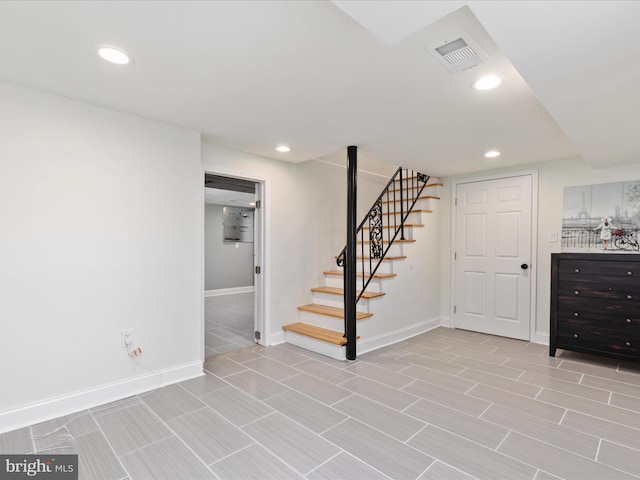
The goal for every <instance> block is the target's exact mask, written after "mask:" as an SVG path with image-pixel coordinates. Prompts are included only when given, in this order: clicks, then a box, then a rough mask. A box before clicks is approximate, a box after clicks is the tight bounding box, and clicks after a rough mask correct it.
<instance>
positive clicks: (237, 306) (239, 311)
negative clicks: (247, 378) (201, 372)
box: [204, 292, 255, 357]
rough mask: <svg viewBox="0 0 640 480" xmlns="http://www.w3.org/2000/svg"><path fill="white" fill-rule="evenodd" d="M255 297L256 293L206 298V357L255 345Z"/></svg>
mask: <svg viewBox="0 0 640 480" xmlns="http://www.w3.org/2000/svg"><path fill="white" fill-rule="evenodd" d="M254 298H255V294H254V293H253V292H250V293H234V294H230V295H218V296H214V297H205V299H204V338H205V343H204V347H205V356H206V357H208V356H210V355H217V354H220V353H227V352H231V351H234V350H239V349H242V348H245V347H249V346H252V345H255V341H254V333H255V327H254V302H255V300H254Z"/></svg>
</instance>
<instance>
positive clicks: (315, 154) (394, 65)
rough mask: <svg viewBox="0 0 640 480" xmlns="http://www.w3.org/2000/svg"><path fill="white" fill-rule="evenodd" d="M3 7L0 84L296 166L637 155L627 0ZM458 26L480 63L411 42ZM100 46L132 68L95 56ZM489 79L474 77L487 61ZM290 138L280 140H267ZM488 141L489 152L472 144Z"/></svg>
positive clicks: (613, 159)
mask: <svg viewBox="0 0 640 480" xmlns="http://www.w3.org/2000/svg"><path fill="white" fill-rule="evenodd" d="M466 5H468V6H465V4H463V3H462V2H458V1H455V0H449V1H382V0H376V1H366V0H356V1H334V2H330V1H311V0H307V1H292V0H285V1H277V2H272V1H266V0H258V1H251V2H249V1H193V2H192V1H150V0H145V1H104V2H97V1H91V2H88V1H69V2H61V1H52V0H47V1H28V2H27V1H6V0H5V1H2V2H0V80H4V81H7V82H11V83H16V84H20V85H24V86H27V87H31V88H35V89H39V90H43V91H46V92H50V93H54V94H57V95H61V96H65V97H69V98H72V99H78V100H81V101H84V102H88V103H91V104H95V105H100V106H104V107H108V108H112V109H115V110H119V111H123V112H128V113H131V114H134V115H139V116H142V117H145V118H150V119H154V120H158V121H162V122H166V123H169V124H172V125H177V126H180V127H184V128H189V129H193V130H197V131H200V132H202V133H203V138H204V139H205V141H208V142H213V143H216V144H219V145H222V146H227V147H230V148H234V149H237V150H241V151H246V152H249V153H253V154H257V155H261V156H266V157H270V158H277V159H282V160H286V161H291V162H301V161H305V160H308V159H312V158H319V157H322V158H329V159H331V158H334V159H335V158H344V150H345V147H346V146H347V145H358V146H359V147H360V150H359V152H360V156H361V158H363V159H364V160H370V161H371V162H372V163H373V164H374V165H375V164H378V165H380V162H381V161H384V162H389V163H392V164H397V165H405V166H408V167H412V168H415V169H418V170H421V171H423V172H424V173H428V174H432V175H436V176H446V175H454V174H460V173H466V172H476V171H481V170H487V169H493V168H499V167H503V166H512V165H522V164H527V163H533V162H540V161H552V160H556V159H562V158H567V157H574V156H582V157H584V158H585V160H586V161H587V162H589V163H590V164H591V165H593V166H594V167H605V166H613V165H624V164H628V163H635V162H638V161H640V140H639V138H640V135H638V134H637V133H636V132H635V128H636V125H637V123H638V122H637V120H636V117H637V110H638V107H640V90H639V89H638V88H637V85H638V84H639V83H640V60H639V59H640V34H639V33H638V30H637V25H636V24H637V22H638V20H639V19H640V2H636V1H628V2H623V1H613V0H608V1H582V2H575V1H531V2H529V1H527V2H521V1H510V2H506V1H471V2H467V3H466ZM461 32H467V33H469V34H471V35H472V36H473V38H474V39H475V40H476V41H478V42H479V43H480V45H481V46H482V47H483V49H484V50H485V51H486V52H487V54H488V56H489V58H490V61H489V62H486V63H484V64H482V65H480V66H478V67H476V68H474V69H472V70H469V71H465V72H463V73H460V74H457V75H452V74H451V73H449V72H448V71H447V70H446V69H445V68H444V67H443V66H442V65H440V64H439V63H438V62H437V61H436V60H435V59H434V58H433V57H431V56H430V55H429V54H428V53H427V52H426V51H425V50H424V48H425V47H427V46H429V45H431V44H433V43H435V42H437V41H439V40H441V39H444V38H446V37H448V36H451V35H455V34H459V33H461ZM98 44H112V45H117V46H120V47H122V48H124V49H126V50H128V51H129V52H130V53H131V54H132V55H133V56H134V57H135V63H134V64H132V65H128V66H115V65H111V64H107V63H106V62H104V61H103V60H101V59H100V58H98V57H97V55H96V54H95V46H96V45H98ZM485 72H494V73H497V74H499V75H501V76H502V77H504V82H503V85H502V86H501V87H500V88H499V89H497V90H494V91H489V92H477V91H474V90H472V89H471V88H470V85H471V83H472V82H473V80H474V79H475V78H476V77H477V76H479V75H480V74H482V73H485ZM279 143H287V144H289V145H290V146H291V148H292V151H291V152H289V153H286V154H282V153H278V152H276V151H275V150H274V148H275V146H276V145H277V144H279ZM490 148H497V149H499V150H501V151H502V152H503V154H502V156H501V157H499V158H498V159H493V160H487V159H485V158H484V157H483V153H484V152H485V151H486V150H488V149H490Z"/></svg>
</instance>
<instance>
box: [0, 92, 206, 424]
mask: <svg viewBox="0 0 640 480" xmlns="http://www.w3.org/2000/svg"><path fill="white" fill-rule="evenodd" d="M0 105H2V108H0V225H1V233H0V328H1V330H2V331H1V332H0V385H2V394H1V395H0V431H2V430H7V429H9V428H11V427H15V426H17V424H18V423H20V422H23V423H32V422H33V421H36V420H38V417H43V416H54V415H55V414H57V413H61V412H60V409H62V410H64V409H65V408H68V409H75V408H77V407H81V406H83V405H84V404H86V403H87V402H90V401H89V400H88V399H86V398H85V399H84V400H83V399H82V398H80V399H78V398H76V403H75V404H74V406H73V408H72V407H71V405H70V404H69V403H65V402H64V399H65V398H67V399H68V397H69V396H74V398H75V397H77V395H76V394H78V395H80V397H82V394H83V392H85V393H86V392H88V391H91V390H93V391H94V392H93V396H92V399H93V400H91V401H93V402H95V403H101V402H102V401H104V400H105V399H106V397H108V396H109V395H111V396H124V395H126V394H127V393H129V394H130V393H131V390H133V389H135V388H141V387H140V386H136V385H133V384H128V383H127V380H128V379H132V378H135V377H137V376H140V375H144V374H146V373H148V372H156V371H158V370H162V371H164V372H165V375H164V376H163V378H162V379H159V378H158V379H157V380H156V383H155V384H156V385H157V384H158V383H159V382H161V381H167V380H168V379H170V378H171V377H172V375H173V378H176V377H180V375H183V374H185V375H186V374H188V373H187V372H191V373H190V374H191V376H193V373H194V372H196V371H197V366H198V364H199V363H201V361H202V359H203V351H202V349H203V338H202V335H203V329H202V323H201V322H202V314H201V295H202V290H203V288H202V264H201V249H202V227H201V219H202V208H203V207H202V205H203V198H202V171H201V167H200V135H199V134H198V133H195V132H192V131H187V130H182V129H178V128H174V127H170V126H167V125H163V124H160V123H156V122H152V121H147V120H143V119H140V118H137V117H133V116H129V115H123V114H119V113H116V112H113V111H109V110H105V109H101V108H98V107H93V106H90V105H87V104H83V103H79V102H74V101H70V100H67V99H63V98H60V97H55V96H51V95H47V94H44V93H39V92H36V91H33V90H28V89H24V88H20V87H17V86H13V85H9V84H6V83H0ZM128 328H132V329H134V339H135V344H136V345H139V346H140V347H142V349H143V356H142V357H141V358H140V359H138V360H133V359H132V358H130V357H128V355H127V354H126V350H125V349H124V348H122V347H120V330H121V329H128ZM194 365H195V366H196V367H194ZM183 367H184V368H185V369H186V370H184V371H182V372H181V368H183ZM192 367H193V368H192ZM169 371H173V374H169V373H167V372H169ZM200 371H201V364H200ZM183 376H184V375H183ZM116 385H119V386H120V387H121V388H120V389H119V393H115V390H114V388H116V387H115V386H116ZM112 387H113V388H112ZM103 388H104V389H105V390H104V395H102V396H101V395H100V394H96V389H97V390H98V391H99V390H100V389H103ZM54 398H57V403H56V402H55V401H52V402H50V403H49V404H47V402H48V401H49V400H51V399H54ZM43 402H44V403H43ZM83 402H84V403H83ZM44 404H46V408H40V407H42V405H44ZM56 409H58V410H57V411H56ZM40 419H41V418H40Z"/></svg>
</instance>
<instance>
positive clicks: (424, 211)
mask: <svg viewBox="0 0 640 480" xmlns="http://www.w3.org/2000/svg"><path fill="white" fill-rule="evenodd" d="M404 213H405V214H406V212H404ZM409 213H433V210H424V209H420V208H414V209H413V210H411V212H409ZM382 215H400V212H384V213H383V214H382Z"/></svg>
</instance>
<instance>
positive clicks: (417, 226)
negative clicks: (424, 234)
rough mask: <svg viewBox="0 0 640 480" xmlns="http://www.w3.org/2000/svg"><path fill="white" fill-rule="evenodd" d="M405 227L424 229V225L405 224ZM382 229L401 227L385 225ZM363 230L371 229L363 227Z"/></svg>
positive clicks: (398, 226)
mask: <svg viewBox="0 0 640 480" xmlns="http://www.w3.org/2000/svg"><path fill="white" fill-rule="evenodd" d="M404 226H405V227H415V228H422V227H424V224H423V223H405V224H404ZM382 228H400V225H385V226H383V227H382ZM362 229H363V230H370V229H371V227H362Z"/></svg>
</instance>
